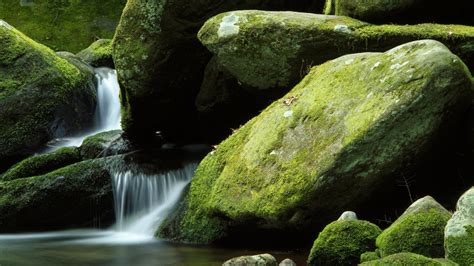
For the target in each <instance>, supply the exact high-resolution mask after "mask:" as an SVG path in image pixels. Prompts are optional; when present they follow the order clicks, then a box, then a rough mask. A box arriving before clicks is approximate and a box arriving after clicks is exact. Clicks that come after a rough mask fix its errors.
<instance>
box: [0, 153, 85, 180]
mask: <svg viewBox="0 0 474 266" xmlns="http://www.w3.org/2000/svg"><path fill="white" fill-rule="evenodd" d="M80 160H81V157H80V155H79V151H78V149H77V148H70V147H67V148H62V149H59V150H57V151H55V152H52V153H46V154H41V155H36V156H33V157H30V158H28V159H25V160H23V161H21V162H20V163H18V164H16V165H15V166H13V167H12V168H11V169H9V170H8V171H7V172H5V173H4V174H3V175H1V176H0V181H9V180H14V179H18V178H25V177H30V176H38V175H42V174H46V173H48V172H52V171H54V170H56V169H59V168H62V167H64V166H67V165H70V164H73V163H76V162H78V161H80Z"/></svg>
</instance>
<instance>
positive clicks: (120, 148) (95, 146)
mask: <svg viewBox="0 0 474 266" xmlns="http://www.w3.org/2000/svg"><path fill="white" fill-rule="evenodd" d="M79 150H80V154H81V156H82V158H83V159H95V158H99V157H105V156H111V155H117V154H122V153H126V152H129V151H130V144H129V143H128V141H127V140H126V139H124V138H123V136H122V130H111V131H106V132H100V133H97V134H95V135H92V136H90V137H87V138H86V139H85V140H84V141H83V142H82V145H81V147H80V148H79Z"/></svg>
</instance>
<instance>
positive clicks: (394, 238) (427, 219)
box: [377, 196, 451, 258]
mask: <svg viewBox="0 0 474 266" xmlns="http://www.w3.org/2000/svg"><path fill="white" fill-rule="evenodd" d="M449 218H451V213H450V212H449V211H447V210H446V209H445V208H444V207H443V206H441V205H440V204H439V203H437V202H436V201H435V200H434V199H433V198H432V197H429V196H427V197H424V198H421V199H419V200H417V201H416V202H414V203H413V204H412V205H411V206H410V207H409V208H408V209H407V210H406V211H405V212H404V213H403V214H402V215H401V216H400V217H399V218H398V219H397V220H396V221H395V222H394V223H393V224H392V225H390V227H388V228H387V229H385V230H384V231H383V233H382V234H381V235H380V236H379V237H378V238H377V248H378V249H379V252H380V255H381V256H382V257H384V256H388V255H391V254H395V253H400V252H413V253H416V254H420V255H424V256H428V257H434V258H438V257H444V248H443V243H444V237H443V235H444V228H445V226H446V223H447V222H448V220H449Z"/></svg>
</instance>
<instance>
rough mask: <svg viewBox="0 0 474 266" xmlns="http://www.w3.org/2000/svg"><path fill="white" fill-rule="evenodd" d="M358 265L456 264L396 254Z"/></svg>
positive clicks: (435, 265)
mask: <svg viewBox="0 0 474 266" xmlns="http://www.w3.org/2000/svg"><path fill="white" fill-rule="evenodd" d="M359 265H363V266H385V265H398V266H404V265H425V266H426V265H429V266H454V265H456V264H455V263H453V262H451V261H449V260H444V259H432V258H428V257H425V256H423V255H419V254H415V253H410V252H402V253H397V254H393V255H390V256H387V257H384V258H382V259H379V260H371V261H366V262H363V263H361V264H359Z"/></svg>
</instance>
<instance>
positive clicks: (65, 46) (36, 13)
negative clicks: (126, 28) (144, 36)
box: [0, 0, 127, 53]
mask: <svg viewBox="0 0 474 266" xmlns="http://www.w3.org/2000/svg"><path fill="white" fill-rule="evenodd" d="M126 2H127V0H101V1H96V0H2V1H0V19H3V20H5V21H7V22H8V23H10V24H11V25H13V26H14V27H16V28H18V29H19V30H20V31H22V32H24V33H25V34H26V35H28V36H30V37H31V38H33V39H34V40H36V41H38V42H40V43H43V44H45V45H47V46H49V47H50V48H52V49H54V50H62V51H69V52H73V53H76V52H79V51H80V50H82V49H84V48H86V47H87V46H88V45H89V44H91V43H92V42H94V41H95V40H97V39H98V38H112V37H113V35H114V32H115V28H116V27H117V24H118V21H119V19H120V15H121V14H122V10H123V7H124V6H125V3H126Z"/></svg>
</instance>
